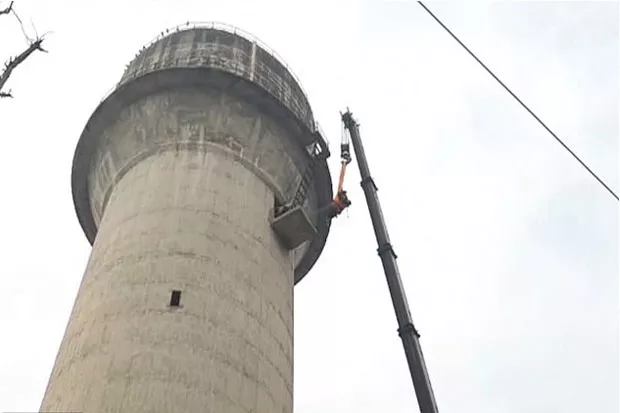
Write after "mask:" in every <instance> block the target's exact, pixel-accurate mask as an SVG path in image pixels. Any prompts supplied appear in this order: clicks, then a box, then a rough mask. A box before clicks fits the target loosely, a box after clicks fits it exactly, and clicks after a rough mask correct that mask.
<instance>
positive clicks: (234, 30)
mask: <svg viewBox="0 0 620 413" xmlns="http://www.w3.org/2000/svg"><path fill="white" fill-rule="evenodd" d="M201 28H202V29H215V30H221V31H225V32H227V33H230V34H233V35H238V36H240V37H243V38H245V39H246V40H248V41H250V42H252V43H255V44H256V45H257V46H259V47H260V48H261V49H263V50H264V51H265V52H267V53H268V54H270V55H271V56H272V57H273V58H275V59H276V60H277V61H278V62H279V63H280V64H281V65H282V66H283V67H284V68H285V69H286V70H287V71H288V72H289V73H290V74H291V77H292V78H293V80H294V81H295V82H296V83H297V85H298V86H299V89H300V90H301V93H302V95H303V97H304V98H305V100H306V102H308V104H309V99H308V95H307V93H306V91H305V90H304V88H303V86H302V84H301V81H300V80H299V78H298V77H297V75H296V74H295V72H294V71H293V70H292V68H291V67H290V66H289V65H288V64H287V63H286V61H285V60H284V59H283V58H282V57H281V56H280V55H279V54H278V53H277V52H276V51H275V50H273V49H272V48H270V47H269V46H267V44H265V43H264V42H263V41H261V40H260V39H259V38H258V37H256V36H255V35H253V34H251V33H249V32H247V31H245V30H242V29H240V28H238V27H236V26H233V25H231V24H227V23H222V22H217V21H210V22H199V21H197V22H191V21H190V22H186V23H184V24H179V25H176V26H174V27H171V28H168V29H166V30H163V31H162V32H161V33H160V34H158V35H157V36H155V37H154V38H153V39H152V40H151V41H150V42H148V43H147V44H146V45H145V46H144V47H143V48H142V49H141V50H142V52H144V51H146V50H147V49H149V48H150V47H151V46H153V45H154V44H156V43H157V42H158V41H160V40H161V39H163V38H165V37H166V36H168V35H170V34H171V33H175V32H182V31H185V30H192V29H201ZM142 52H141V53H138V54H137V55H136V56H135V57H134V58H133V59H132V60H131V62H130V63H129V64H128V65H127V67H130V66H131V65H132V64H134V63H135V62H136V60H137V59H138V58H139V57H140V56H141V55H142ZM183 60H186V59H183ZM179 63H180V62H179ZM152 70H153V69H152V68H150V67H140V68H138V69H136V70H135V71H133V72H130V73H123V75H122V82H123V83H125V82H127V81H129V80H131V79H135V78H136V77H139V76H141V75H142V74H144V73H147V72H150V71H152ZM119 83H120V82H118V83H117V84H116V85H115V86H113V87H112V88H110V89H109V90H108V91H107V93H105V95H104V96H103V98H102V99H101V102H103V101H104V100H106V99H107V98H108V97H109V96H110V95H111V94H112V93H114V91H115V90H116V88H117V87H118V85H119ZM277 86H279V85H277ZM311 126H313V127H314V130H313V132H317V131H318V132H319V133H320V134H321V136H322V137H323V139H325V142H326V143H327V144H328V145H329V141H328V139H327V137H326V135H325V134H324V133H323V131H322V129H321V127H320V125H319V124H318V122H316V121H314V122H313V124H312V125H311Z"/></svg>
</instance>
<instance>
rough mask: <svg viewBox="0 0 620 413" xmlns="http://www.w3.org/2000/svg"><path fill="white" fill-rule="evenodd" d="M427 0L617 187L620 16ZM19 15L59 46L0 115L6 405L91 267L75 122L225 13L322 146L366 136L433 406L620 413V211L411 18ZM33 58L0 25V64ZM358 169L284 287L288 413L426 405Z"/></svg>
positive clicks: (346, 2) (394, 10)
mask: <svg viewBox="0 0 620 413" xmlns="http://www.w3.org/2000/svg"><path fill="white" fill-rule="evenodd" d="M7 3H8V1H3V2H0V6H4V5H6V4H7ZM428 5H429V7H431V8H432V10H433V11H434V12H436V14H437V15H438V16H439V17H440V18H442V19H443V20H444V22H445V23H446V24H447V25H448V26H449V27H451V29H453V30H454V31H455V32H456V34H457V35H458V36H460V37H461V38H462V40H463V41H465V42H466V43H467V44H468V45H469V46H470V47H471V48H472V49H473V50H474V51H475V52H477V53H478V54H479V56H480V58H481V59H482V60H484V61H485V62H486V63H487V64H488V65H489V66H490V67H491V68H492V69H494V70H495V71H496V73H497V74H498V75H499V76H500V77H501V78H502V79H503V80H504V81H505V82H506V83H507V84H508V85H509V86H511V87H512V88H513V89H514V90H515V91H516V92H517V93H518V94H519V95H520V96H521V97H522V99H523V100H524V101H525V102H526V103H528V104H529V105H530V106H531V108H532V109H533V110H534V111H535V112H537V113H538V114H539V115H540V116H541V117H542V118H543V119H544V120H545V121H546V122H547V123H548V125H549V126H550V127H551V128H552V129H553V130H554V131H555V132H556V133H557V134H558V135H560V136H562V137H563V138H564V139H565V141H566V142H567V143H568V144H569V145H570V146H571V147H572V148H573V149H574V150H575V151H576V152H577V153H578V154H580V155H581V156H582V157H583V159H585V160H586V161H587V162H588V163H589V164H590V166H591V167H592V169H594V170H595V171H597V173H598V174H600V176H601V177H602V178H603V179H605V180H606V182H607V183H608V184H609V185H610V186H611V187H612V188H614V189H615V190H616V192H618V190H619V189H620V185H619V179H618V134H619V131H618V112H619V107H618V106H619V105H618V98H619V96H618V93H619V84H618V73H619V70H620V67H619V43H618V34H619V29H618V3H613V2H607V3H595V2H587V3H586V2H584V3H556V2H546V3H502V4H499V3H495V4H493V5H489V4H486V5H484V4H477V5H460V4H446V3H428ZM15 7H16V9H17V11H18V12H19V13H20V15H21V17H22V19H23V20H24V21H25V22H26V23H27V26H30V24H29V23H28V22H29V21H30V19H32V21H33V22H34V23H35V25H36V28H37V30H38V31H39V33H42V32H46V31H53V33H50V34H49V38H48V40H47V42H46V43H47V48H48V49H49V51H50V53H49V54H46V55H44V54H36V55H34V56H32V57H31V58H30V59H29V60H28V61H27V62H26V63H25V64H24V65H22V66H21V67H19V69H18V70H17V71H16V72H15V74H14V75H13V76H12V78H11V81H10V83H9V84H8V85H7V86H9V88H11V89H12V91H13V94H14V96H15V99H12V100H8V99H5V100H2V101H0V138H1V143H2V149H1V151H0V188H1V193H2V198H1V199H2V202H1V203H0V211H1V213H0V229H1V231H0V248H1V251H2V260H0V292H1V294H2V304H3V308H4V310H3V311H2V312H1V313H0V329H1V331H2V336H1V337H2V340H0V411H22V412H25V411H36V410H37V409H38V408H39V404H40V401H41V398H42V396H43V393H44V390H45V386H46V384H47V380H48V376H49V373H50V371H51V368H52V365H53V362H54V358H55V356H56V352H57V350H58V346H59V344H60V340H61V338H62V335H63V333H64V329H65V326H66V323H67V320H68V317H69V313H70V310H71V307H72V305H73V300H74V298H75V294H76V292H77V288H78V285H79V281H80V279H81V277H82V274H83V270H84V268H85V265H86V261H87V259H88V255H89V252H90V246H89V244H88V242H87V241H86V238H85V236H84V235H83V233H82V230H81V228H80V226H79V224H78V221H77V218H76V217H75V214H74V209H73V204H72V199H71V190H70V171H71V161H72V157H73V151H74V148H75V145H76V143H77V140H78V137H79V135H80V133H81V131H82V128H83V127H84V124H85V123H86V121H87V119H88V117H89V116H90V114H91V113H92V111H93V110H94V109H95V107H96V106H97V104H98V103H99V101H100V99H101V98H102V97H103V96H104V94H105V93H106V92H107V91H108V90H109V89H110V88H112V87H113V86H114V84H115V82H116V81H117V80H118V79H119V78H120V75H121V73H122V71H123V69H124V67H125V64H126V63H127V62H129V60H130V59H131V58H132V57H133V56H134V54H135V52H136V51H137V50H138V49H140V47H141V46H142V45H143V44H145V43H147V42H148V41H150V40H151V38H153V37H154V36H156V35H157V34H158V33H159V32H161V31H162V29H165V28H167V27H170V26H173V25H176V24H178V23H181V22H185V21H187V20H195V21H210V20H217V21H223V22H227V23H231V24H234V25H236V26H239V27H241V28H243V29H244V30H247V31H249V32H251V33H253V34H255V35H256V36H258V37H259V38H261V39H262V40H263V41H264V42H265V43H267V44H268V45H269V46H270V47H272V48H273V49H275V50H276V51H277V52H278V53H279V54H280V55H281V56H283V57H284V58H285V59H286V61H287V63H288V64H289V65H290V66H291V67H292V68H293V70H294V71H295V73H296V74H297V75H298V77H299V78H300V79H301V82H302V84H303V87H304V89H305V90H306V91H307V92H308V95H309V98H310V102H311V104H312V105H313V108H314V113H315V115H316V118H317V120H318V121H319V122H320V123H321V124H322V127H323V129H324V131H325V132H326V134H327V135H328V138H329V139H330V140H331V143H332V146H333V147H334V148H337V145H338V141H339V139H340V119H339V111H340V110H343V109H345V108H346V106H350V108H351V110H352V112H353V114H354V116H355V117H356V118H357V119H358V121H359V122H360V124H361V129H360V131H361V135H362V138H363V140H364V143H365V145H366V152H367V154H368V157H369V162H370V167H371V173H372V175H373V177H374V178H375V181H376V182H377V184H378V186H379V189H380V191H379V196H380V197H381V202H382V204H383V207H384V213H385V215H386V220H387V224H388V226H389V230H390V235H391V238H392V242H393V245H394V247H395V250H396V253H397V254H398V256H399V261H398V262H399V265H400V268H401V273H402V277H403V280H404V284H405V288H406V290H407V294H408V298H409V301H410V305H411V309H412V314H413V318H414V322H415V323H416V326H417V327H418V329H419V330H420V332H421V334H422V337H421V341H422V346H423V351H424V354H425V356H426V360H427V365H428V369H429V374H430V378H431V381H432V384H433V386H434V389H435V394H436V398H437V402H438V404H439V408H440V411H442V412H458V413H486V412H489V413H555V412H558V413H583V412H593V413H594V412H596V413H617V412H618V410H619V405H618V398H619V391H618V387H619V379H618V365H619V357H618V327H619V324H618V203H617V202H616V201H615V199H613V198H612V197H611V196H610V195H609V193H607V192H606V191H605V190H603V189H602V188H601V187H600V185H598V184H597V183H596V182H595V181H594V180H593V179H592V178H591V177H590V176H589V175H588V174H587V172H586V171H584V170H583V168H581V167H580V166H579V165H578V164H577V162H576V161H575V160H574V159H572V158H571V157H570V155H568V153H566V152H565V151H564V150H563V149H562V148H561V147H560V146H559V145H558V144H557V143H556V142H555V141H554V140H553V138H552V137H551V136H550V135H549V134H548V133H547V132H546V131H544V129H543V128H541V127H540V125H538V124H537V123H535V121H534V120H533V119H531V118H530V117H529V115H528V114H527V113H526V112H525V111H524V110H523V109H522V108H521V107H520V106H519V105H518V104H517V103H516V102H515V101H514V100H513V99H512V98H511V97H510V96H509V95H508V94H507V93H506V92H505V91H504V90H502V89H501V88H500V87H499V86H498V85H497V84H496V83H495V82H494V81H493V80H492V79H491V78H490V76H488V74H486V73H485V72H484V71H483V70H482V69H481V68H480V67H479V66H478V65H477V63H475V62H474V61H473V59H471V57H470V56H468V55H467V54H466V53H465V52H464V51H463V50H462V49H460V47H459V46H458V45H457V44H456V43H455V42H454V41H453V40H452V39H451V38H449V36H448V35H447V34H446V33H445V32H443V31H442V29H441V28H440V27H439V26H438V25H437V24H436V23H435V22H434V21H432V20H431V18H430V17H429V16H428V15H427V14H426V13H425V12H424V10H423V9H422V8H421V7H420V6H419V5H417V4H416V3H415V2H413V1H406V0H401V1H387V0H384V1H379V0H377V1H354V0H342V1H334V0H313V1H307V2H295V1H290V0H288V1H286V0H281V1H268V0H261V1H235V0H226V1H205V0H201V1H193V0H176V1H172V0H159V1H156V0H152V1H146V0H132V1H119V0H114V1H106V2H88V1H78V0H74V1H70V0H58V1H49V0H46V1H44V0H17V1H16V3H15ZM29 30H31V29H29ZM24 46H25V43H24V40H23V37H22V35H21V33H20V29H19V26H18V25H16V24H15V23H14V21H13V19H12V18H9V17H7V16H0V58H2V59H4V58H6V57H8V56H9V55H11V54H15V53H18V52H19V51H21V49H22V48H23V47H24ZM336 158H337V157H336V156H335V157H333V158H332V159H331V161H330V162H331V167H332V172H333V173H336V172H337V166H338V165H337V159H336ZM354 166H355V164H354ZM351 170H352V171H354V172H353V173H352V174H351V175H350V176H349V177H348V181H347V186H348V190H349V195H350V197H351V198H352V201H353V206H352V207H351V208H350V209H349V211H348V213H347V214H343V216H342V217H340V218H338V219H337V221H335V222H334V224H333V226H332V232H331V235H330V239H329V240H328V244H327V247H326V249H325V252H324V253H323V255H322V257H321V258H320V260H319V262H318V263H317V265H316V266H315V268H314V269H313V271H312V272H311V273H310V274H309V275H308V276H307V277H306V278H305V279H304V280H303V281H302V282H301V283H300V284H299V285H298V286H297V287H296V289H295V413H316V412H321V413H378V412H390V413H405V412H412V411H417V405H416V399H415V395H414V392H413V387H412V384H411V380H410V378H409V376H408V370H407V367H406V362H405V357H404V354H403V350H402V345H401V342H400V340H399V338H398V335H397V333H396V328H397V325H396V321H395V317H394V313H393V309H392V306H391V301H390V299H389V294H388V290H387V286H386V284H385V278H384V275H383V272H382V268H381V263H380V260H379V257H378V256H377V254H376V252H375V251H376V242H375V239H374V235H373V232H372V227H371V224H370V220H369V218H368V211H367V209H366V206H365V202H364V197H363V193H362V191H361V189H360V188H359V175H358V174H357V171H356V170H355V168H351Z"/></svg>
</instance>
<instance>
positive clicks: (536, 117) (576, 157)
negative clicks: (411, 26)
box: [418, 1, 619, 200]
mask: <svg viewBox="0 0 620 413" xmlns="http://www.w3.org/2000/svg"><path fill="white" fill-rule="evenodd" d="M418 4H419V5H420V6H422V8H423V9H424V10H426V12H427V13H428V14H429V15H430V16H431V17H432V18H433V19H434V20H435V21H436V22H437V23H439V25H440V26H441V27H442V28H443V29H444V30H445V31H446V32H447V33H448V34H449V35H450V36H452V38H453V39H454V40H456V41H457V43H458V44H460V45H461V46H462V47H463V49H465V50H466V51H467V53H469V54H470V55H471V57H473V58H474V59H475V60H476V61H477V62H478V63H480V65H481V66H482V67H483V68H484V69H485V70H486V71H487V72H488V73H489V74H490V75H491V76H492V77H493V78H494V79H495V80H496V81H497V82H498V83H499V84H500V85H501V86H502V87H503V88H504V89H506V91H507V92H508V93H510V95H511V96H512V97H513V98H514V99H515V100H516V101H517V102H519V103H520V104H521V106H523V108H524V109H525V110H526V111H527V112H528V113H529V114H530V115H532V117H534V119H536V120H537V121H538V123H540V124H541V125H542V127H543V128H545V129H546V130H547V132H549V133H550V134H551V136H553V137H554V138H555V140H556V141H558V142H559V143H560V145H562V146H563V147H564V149H566V150H567V151H568V153H570V154H571V155H573V157H574V158H575V159H576V160H577V161H578V162H579V163H580V164H581V166H583V167H584V168H585V169H586V170H587V171H588V172H590V175H592V176H593V177H594V178H595V179H596V180H597V181H598V182H599V183H600V184H601V185H602V186H603V187H604V188H605V189H606V190H607V191H608V192H609V193H610V194H611V195H612V196H613V197H614V198H616V200H619V198H618V195H616V193H615V192H614V191H613V190H612V189H611V188H610V187H609V186H607V184H606V183H605V182H603V180H602V179H601V178H599V177H598V176H597V175H596V174H595V173H594V172H593V171H592V170H591V169H590V168H589V167H588V165H586V164H585V162H583V161H582V160H581V159H580V158H579V156H577V155H576V154H575V152H573V151H572V150H571V149H570V148H569V147H568V146H567V145H566V144H565V143H564V142H563V141H562V139H560V138H559V137H558V136H557V135H556V134H555V133H554V132H553V131H552V130H551V129H549V127H548V126H547V125H546V124H545V123H544V122H543V121H542V120H541V119H540V118H539V117H538V116H536V114H535V113H534V112H533V111H532V110H531V109H530V108H529V107H528V106H527V105H526V104H525V103H523V101H521V99H519V98H518V97H517V95H515V94H514V93H513V92H512V90H510V88H508V86H506V85H505V84H504V82H502V81H501V80H500V79H499V78H498V77H497V76H496V75H495V74H494V73H493V72H492V71H491V69H489V68H488V67H487V66H486V65H485V64H484V63H482V61H481V60H480V59H478V57H477V56H476V55H475V54H474V53H473V52H472V51H471V50H469V48H468V47H467V46H465V44H464V43H463V42H462V41H461V40H460V39H459V38H458V37H456V35H455V34H454V33H452V31H451V30H450V29H448V27H446V25H445V24H443V23H442V22H441V20H439V18H438V17H437V16H435V15H434V14H433V12H431V11H430V10H429V9H428V7H426V6H425V5H424V3H422V2H421V1H418Z"/></svg>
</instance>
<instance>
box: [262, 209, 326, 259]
mask: <svg viewBox="0 0 620 413" xmlns="http://www.w3.org/2000/svg"><path fill="white" fill-rule="evenodd" d="M269 224H271V228H272V229H273V231H274V232H275V233H276V235H277V236H278V238H279V239H280V242H281V243H282V245H283V246H284V247H286V248H287V249H289V250H292V249H295V248H297V247H298V246H300V245H301V244H303V243H304V242H306V241H310V240H312V239H313V238H314V236H315V235H316V234H317V232H318V231H317V229H316V228H315V226H314V225H313V224H312V221H310V218H309V217H308V215H307V214H306V213H305V212H304V210H303V209H301V208H300V207H296V208H292V209H290V210H288V211H286V212H285V213H283V214H282V215H279V216H278V217H277V218H276V217H275V216H274V210H273V209H272V210H271V212H270V214H269Z"/></svg>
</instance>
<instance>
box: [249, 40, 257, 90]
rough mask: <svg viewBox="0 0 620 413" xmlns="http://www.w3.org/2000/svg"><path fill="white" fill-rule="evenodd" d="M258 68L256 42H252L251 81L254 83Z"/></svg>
mask: <svg viewBox="0 0 620 413" xmlns="http://www.w3.org/2000/svg"><path fill="white" fill-rule="evenodd" d="M255 68H256V42H252V57H251V58H250V80H251V81H254V72H255V70H256V69H255Z"/></svg>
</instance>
